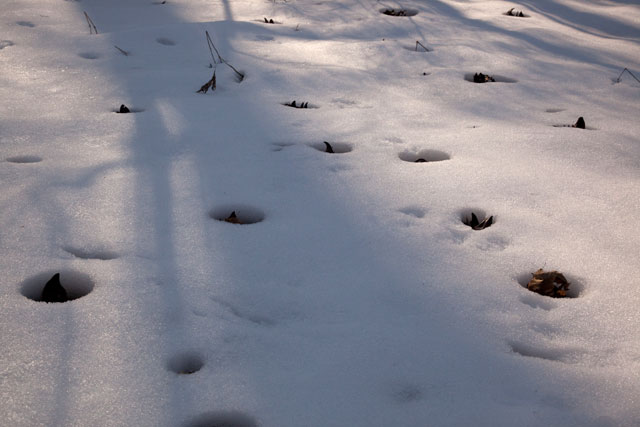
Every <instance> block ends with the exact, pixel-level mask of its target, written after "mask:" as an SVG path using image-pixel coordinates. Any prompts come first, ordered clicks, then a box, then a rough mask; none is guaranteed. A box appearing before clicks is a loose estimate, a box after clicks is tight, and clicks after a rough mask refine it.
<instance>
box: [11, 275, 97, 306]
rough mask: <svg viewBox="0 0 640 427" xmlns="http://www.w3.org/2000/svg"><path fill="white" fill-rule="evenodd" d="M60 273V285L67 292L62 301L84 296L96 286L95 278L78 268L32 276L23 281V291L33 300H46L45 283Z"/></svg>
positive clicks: (23, 293)
mask: <svg viewBox="0 0 640 427" xmlns="http://www.w3.org/2000/svg"><path fill="white" fill-rule="evenodd" d="M58 273H59V274H60V276H59V280H60V285H62V288H64V291H65V293H66V297H65V298H61V300H60V301H56V302H66V301H73V300H75V299H78V298H82V297H83V296H85V295H88V294H89V293H90V292H91V291H93V287H94V286H95V284H94V282H93V279H92V278H91V276H89V275H88V274H86V273H82V272H79V271H76V270H65V269H63V270H49V271H46V272H42V273H39V274H36V275H35V276H32V277H30V278H28V279H27V280H25V281H24V282H22V286H21V288H22V289H21V293H22V295H24V296H25V297H27V298H29V299H31V300H33V301H45V300H46V298H45V299H43V292H42V291H43V290H44V288H45V285H46V284H47V283H49V281H51V280H52V278H53V277H54V275H55V274H58Z"/></svg>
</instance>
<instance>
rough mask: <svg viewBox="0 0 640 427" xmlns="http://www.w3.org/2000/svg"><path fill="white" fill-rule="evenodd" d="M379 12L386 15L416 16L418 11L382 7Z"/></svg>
mask: <svg viewBox="0 0 640 427" xmlns="http://www.w3.org/2000/svg"><path fill="white" fill-rule="evenodd" d="M380 13H382V14H383V15H387V16H416V15H417V14H418V11H417V10H415V9H392V8H384V9H380Z"/></svg>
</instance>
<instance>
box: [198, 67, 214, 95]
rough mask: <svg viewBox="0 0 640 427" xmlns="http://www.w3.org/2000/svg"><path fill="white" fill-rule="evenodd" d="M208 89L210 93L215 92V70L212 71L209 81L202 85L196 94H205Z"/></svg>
mask: <svg viewBox="0 0 640 427" xmlns="http://www.w3.org/2000/svg"><path fill="white" fill-rule="evenodd" d="M209 89H211V92H213V91H214V90H216V71H215V70H214V71H213V76H212V77H211V80H209V81H208V82H206V83H205V84H203V85H202V87H201V88H200V90H198V91H197V92H196V93H207V91H208V90H209Z"/></svg>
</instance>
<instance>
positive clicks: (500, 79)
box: [464, 72, 518, 83]
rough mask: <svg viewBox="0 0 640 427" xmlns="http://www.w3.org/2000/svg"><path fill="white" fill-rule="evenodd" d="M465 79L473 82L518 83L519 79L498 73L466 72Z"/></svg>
mask: <svg viewBox="0 0 640 427" xmlns="http://www.w3.org/2000/svg"><path fill="white" fill-rule="evenodd" d="M464 79H465V80H466V81H468V82H471V83H518V80H516V79H512V78H511V77H506V76H501V75H498V74H491V75H489V74H484V73H477V72H476V73H466V74H465V75H464Z"/></svg>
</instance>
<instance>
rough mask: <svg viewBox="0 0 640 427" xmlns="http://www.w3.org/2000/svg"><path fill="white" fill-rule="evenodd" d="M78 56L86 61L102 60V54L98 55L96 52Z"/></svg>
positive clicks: (83, 53)
mask: <svg viewBox="0 0 640 427" xmlns="http://www.w3.org/2000/svg"><path fill="white" fill-rule="evenodd" d="M78 56H79V57H80V58H84V59H98V58H100V54H98V53H96V52H82V53H79V54H78Z"/></svg>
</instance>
